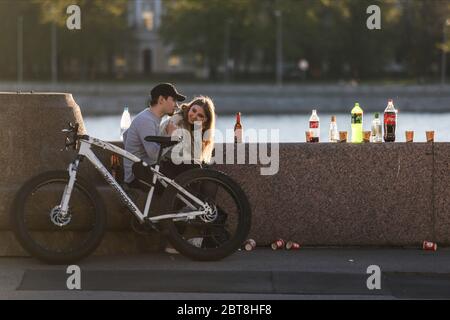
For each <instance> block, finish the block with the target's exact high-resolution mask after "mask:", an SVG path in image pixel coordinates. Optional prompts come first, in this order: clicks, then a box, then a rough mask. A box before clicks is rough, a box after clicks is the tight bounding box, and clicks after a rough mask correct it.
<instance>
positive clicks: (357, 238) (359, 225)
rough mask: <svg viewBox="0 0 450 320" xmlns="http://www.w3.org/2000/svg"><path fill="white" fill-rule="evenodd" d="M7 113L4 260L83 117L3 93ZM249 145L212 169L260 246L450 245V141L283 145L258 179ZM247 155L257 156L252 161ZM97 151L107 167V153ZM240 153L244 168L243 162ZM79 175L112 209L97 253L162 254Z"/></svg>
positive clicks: (87, 172)
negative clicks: (231, 189)
mask: <svg viewBox="0 0 450 320" xmlns="http://www.w3.org/2000/svg"><path fill="white" fill-rule="evenodd" d="M0 111H1V113H0V127H1V128H2V129H1V131H0V143H1V145H2V148H1V149H0V160H1V163H2V177H1V179H0V255H3V256H4V255H23V254H24V252H23V250H22V249H21V248H20V246H19V245H18V244H17V242H16V241H15V239H14V236H13V234H12V233H11V232H10V228H9V221H8V211H9V208H10V206H11V201H12V198H13V196H14V194H15V193H16V191H17V190H18V188H19V187H20V186H21V185H22V184H23V183H24V182H25V180H26V179H28V178H29V177H31V176H32V175H35V174H38V173H40V172H42V171H46V170H50V169H66V168H67V165H68V164H69V162H70V161H71V160H72V159H73V157H74V152H73V151H68V152H61V151H60V149H61V148H62V147H63V144H64V136H63V135H61V133H60V132H59V131H60V129H62V128H63V127H64V126H65V123H66V122H67V121H78V122H80V123H82V117H81V112H80V110H79V108H78V106H77V105H76V103H75V102H74V101H73V98H72V96H71V95H67V94H54V95H40V94H1V93H0ZM244 146H245V151H244V152H237V151H236V150H233V149H234V147H235V145H230V144H229V145H216V150H221V149H223V150H225V155H226V154H228V157H227V158H229V159H230V158H231V159H234V164H226V165H225V164H217V165H216V166H215V167H216V169H217V170H221V171H224V172H226V173H227V174H229V175H230V176H232V177H233V178H234V179H236V180H237V181H238V182H239V183H240V184H241V185H242V187H243V189H244V190H245V192H246V193H247V195H248V197H249V200H250V203H251V206H252V211H253V223H252V229H251V233H250V237H252V238H254V239H255V240H256V241H257V243H258V244H260V245H266V244H269V243H270V242H271V241H272V240H273V239H274V238H277V237H282V238H285V239H292V240H296V241H298V242H300V243H301V244H303V245H305V246H418V245H420V244H421V242H422V241H423V240H425V239H426V240H432V241H436V242H438V244H440V245H448V244H450V197H449V192H450V191H449V190H450V175H449V174H448V173H449V170H450V143H434V144H432V143H392V144H387V143H383V144H359V145H355V144H350V143H348V144H329V143H321V144H305V143H295V144H280V145H279V149H272V150H271V149H270V148H269V151H271V152H273V153H272V156H273V158H274V159H272V161H275V160H276V159H277V157H275V156H276V154H277V153H276V152H275V151H277V152H279V163H278V168H279V170H278V172H277V174H275V175H262V174H261V169H262V168H267V167H268V165H267V164H266V162H265V161H264V157H261V155H264V154H265V150H264V148H262V146H258V145H254V144H251V145H249V144H246V145H244ZM249 149H256V150H257V151H258V152H257V155H258V159H257V161H256V162H250V163H253V164H249ZM96 152H97V153H98V155H99V157H100V158H101V159H102V160H103V162H104V163H105V164H107V165H109V156H110V155H109V154H106V153H105V151H104V150H97V151H96ZM232 152H233V155H232V156H231V157H230V155H231V153H232ZM237 154H239V158H241V159H240V160H245V161H243V162H245V163H244V164H236V163H237V160H238V157H237ZM243 155H245V156H244V157H243ZM242 158H243V159H242ZM259 159H261V160H259ZM222 160H225V156H224V158H223V159H222ZM219 162H223V161H219ZM232 162H233V161H232ZM241 162H242V161H241ZM275 167H277V166H275ZM80 174H81V175H83V176H87V177H89V179H90V180H91V181H93V182H94V183H95V184H96V185H97V188H98V190H99V191H100V193H101V195H102V197H103V199H104V201H105V203H106V206H107V209H108V218H109V221H108V232H107V234H106V237H105V239H104V241H103V243H102V245H101V246H100V248H99V249H98V250H97V254H113V253H114V254H117V253H131V252H142V251H149V250H150V251H151V250H155V249H156V248H157V247H158V245H159V236H158V235H157V234H150V235H139V234H136V233H135V232H133V231H132V230H131V228H130V219H131V216H130V214H129V213H128V212H127V209H126V208H124V206H123V205H122V204H121V203H120V201H119V199H118V198H117V197H116V195H115V194H114V192H113V191H112V190H111V188H110V187H109V186H107V185H106V184H105V183H104V182H103V180H101V178H100V175H99V174H98V173H97V172H96V171H95V169H94V168H93V167H92V166H89V164H88V163H87V162H84V163H83V164H82V166H81V173H80ZM143 196H144V195H141V197H140V201H141V202H143Z"/></svg>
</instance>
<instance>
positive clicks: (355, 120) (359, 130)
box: [352, 103, 363, 143]
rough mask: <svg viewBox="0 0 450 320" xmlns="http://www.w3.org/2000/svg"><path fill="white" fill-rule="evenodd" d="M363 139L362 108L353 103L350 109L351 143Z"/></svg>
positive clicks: (359, 141)
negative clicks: (353, 105)
mask: <svg viewBox="0 0 450 320" xmlns="http://www.w3.org/2000/svg"><path fill="white" fill-rule="evenodd" d="M362 141H363V110H362V109H361V108H360V106H359V103H355V107H354V108H353V109H352V143H361V142H362Z"/></svg>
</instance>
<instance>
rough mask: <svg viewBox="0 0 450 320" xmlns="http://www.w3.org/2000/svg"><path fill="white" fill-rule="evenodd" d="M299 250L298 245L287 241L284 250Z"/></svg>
mask: <svg viewBox="0 0 450 320" xmlns="http://www.w3.org/2000/svg"><path fill="white" fill-rule="evenodd" d="M298 249H300V245H299V244H298V243H297V242H294V241H288V242H287V243H286V250H298Z"/></svg>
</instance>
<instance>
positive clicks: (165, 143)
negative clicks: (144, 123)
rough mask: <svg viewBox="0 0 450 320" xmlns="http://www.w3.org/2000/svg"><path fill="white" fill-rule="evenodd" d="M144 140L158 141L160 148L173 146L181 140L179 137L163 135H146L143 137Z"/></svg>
mask: <svg viewBox="0 0 450 320" xmlns="http://www.w3.org/2000/svg"><path fill="white" fill-rule="evenodd" d="M144 139H145V141H148V142H155V143H158V144H159V145H160V146H161V147H162V148H167V147H171V146H174V145H176V144H178V143H180V142H181V138H180V137H175V138H174V139H172V137H165V136H147V137H145V138H144Z"/></svg>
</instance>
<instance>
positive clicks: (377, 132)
mask: <svg viewBox="0 0 450 320" xmlns="http://www.w3.org/2000/svg"><path fill="white" fill-rule="evenodd" d="M382 130H383V129H382V128H381V120H380V114H379V113H378V112H377V113H375V118H374V119H373V120H372V130H371V134H370V142H374V143H381V142H383V136H382Z"/></svg>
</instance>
